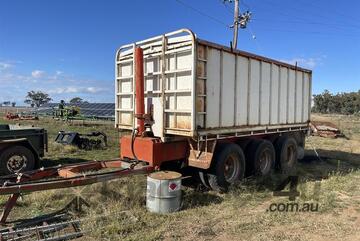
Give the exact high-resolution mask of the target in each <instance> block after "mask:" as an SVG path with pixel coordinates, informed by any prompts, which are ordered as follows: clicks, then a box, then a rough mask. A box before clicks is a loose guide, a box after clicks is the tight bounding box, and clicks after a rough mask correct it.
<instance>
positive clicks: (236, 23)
mask: <svg viewBox="0 0 360 241" xmlns="http://www.w3.org/2000/svg"><path fill="white" fill-rule="evenodd" d="M239 12H240V10H239V0H235V4H234V37H233V42H232V48H233V49H236V48H237V40H238V31H239Z"/></svg>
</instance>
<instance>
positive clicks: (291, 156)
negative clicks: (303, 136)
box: [286, 145, 296, 167]
mask: <svg viewBox="0 0 360 241" xmlns="http://www.w3.org/2000/svg"><path fill="white" fill-rule="evenodd" d="M286 152H287V155H286V157H287V164H288V166H289V167H291V166H292V165H294V163H295V158H296V157H295V147H294V146H293V145H289V146H288V147H287V150H286Z"/></svg>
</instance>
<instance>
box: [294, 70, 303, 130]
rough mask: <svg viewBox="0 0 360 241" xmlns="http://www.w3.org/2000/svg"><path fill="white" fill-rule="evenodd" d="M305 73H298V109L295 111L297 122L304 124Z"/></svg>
mask: <svg viewBox="0 0 360 241" xmlns="http://www.w3.org/2000/svg"><path fill="white" fill-rule="evenodd" d="M303 83H304V80H303V73H302V72H300V71H296V109H295V122H296V123H301V122H302V113H303V110H302V109H303V105H304V103H303V100H304V98H303V91H304V89H303Z"/></svg>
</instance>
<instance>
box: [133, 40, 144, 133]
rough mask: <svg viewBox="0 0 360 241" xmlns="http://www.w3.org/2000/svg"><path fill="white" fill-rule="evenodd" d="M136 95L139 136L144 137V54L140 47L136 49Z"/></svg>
mask: <svg viewBox="0 0 360 241" xmlns="http://www.w3.org/2000/svg"><path fill="white" fill-rule="evenodd" d="M135 95H136V100H135V102H136V118H137V124H138V134H139V135H142V133H143V132H144V131H145V121H144V114H145V103H144V54H143V50H142V48H140V47H137V48H135Z"/></svg>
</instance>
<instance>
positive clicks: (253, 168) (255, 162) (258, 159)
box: [246, 140, 276, 176]
mask: <svg viewBox="0 0 360 241" xmlns="http://www.w3.org/2000/svg"><path fill="white" fill-rule="evenodd" d="M246 154H247V156H246V161H247V166H248V167H249V168H248V173H249V174H255V175H256V176H267V175H269V174H270V173H271V171H272V170H273V169H274V166H275V157H276V154H275V148H274V146H273V144H272V143H271V142H270V141H268V140H253V141H252V142H251V143H250V146H249V147H248V148H247V150H246Z"/></svg>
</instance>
